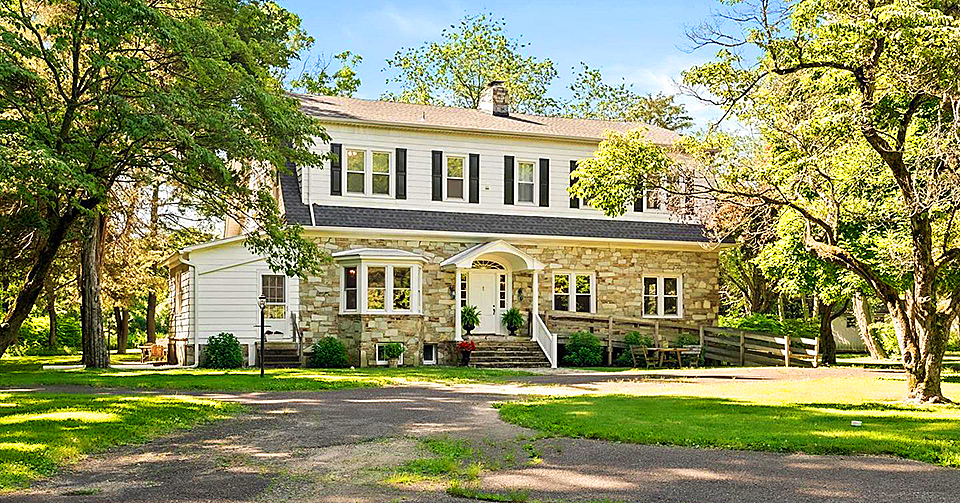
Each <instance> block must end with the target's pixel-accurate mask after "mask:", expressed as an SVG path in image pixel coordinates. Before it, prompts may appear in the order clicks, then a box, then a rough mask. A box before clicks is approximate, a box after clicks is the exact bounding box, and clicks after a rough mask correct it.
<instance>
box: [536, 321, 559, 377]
mask: <svg viewBox="0 0 960 503" xmlns="http://www.w3.org/2000/svg"><path fill="white" fill-rule="evenodd" d="M533 340H535V341H537V344H540V349H542V350H543V354H545V355H546V356H547V360H550V368H554V369H555V368H557V363H558V362H557V336H556V335H554V334H551V333H550V330H549V329H547V324H546V323H544V322H543V320H541V319H540V315H539V314H536V313H534V315H533Z"/></svg>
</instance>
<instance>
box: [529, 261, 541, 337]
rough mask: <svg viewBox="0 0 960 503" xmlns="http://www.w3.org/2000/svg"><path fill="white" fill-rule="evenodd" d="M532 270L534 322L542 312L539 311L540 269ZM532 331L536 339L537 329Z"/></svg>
mask: <svg viewBox="0 0 960 503" xmlns="http://www.w3.org/2000/svg"><path fill="white" fill-rule="evenodd" d="M531 270H532V271H533V306H532V308H531V309H533V317H534V323H536V317H537V315H538V314H540V313H539V312H538V311H539V309H540V275H539V274H538V272H539V271H537V270H536V269H531ZM531 328H533V327H531ZM530 333H531V334H532V335H533V338H534V339H536V338H537V332H536V329H532V330H530Z"/></svg>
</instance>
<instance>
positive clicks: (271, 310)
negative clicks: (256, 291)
mask: <svg viewBox="0 0 960 503" xmlns="http://www.w3.org/2000/svg"><path fill="white" fill-rule="evenodd" d="M286 280H287V278H286V276H284V275H282V274H263V275H261V276H260V294H261V295H263V296H264V297H266V299H267V302H266V304H265V305H264V307H263V317H264V318H266V319H268V320H282V319H284V318H286V316H287V295H286V290H287V287H286V285H287V281H286Z"/></svg>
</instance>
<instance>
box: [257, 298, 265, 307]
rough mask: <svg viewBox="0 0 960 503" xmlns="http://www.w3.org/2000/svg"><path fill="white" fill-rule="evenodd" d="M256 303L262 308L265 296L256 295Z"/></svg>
mask: <svg viewBox="0 0 960 503" xmlns="http://www.w3.org/2000/svg"><path fill="white" fill-rule="evenodd" d="M257 305H258V306H260V309H263V307H264V306H266V305H267V296H266V295H261V296H260V297H257Z"/></svg>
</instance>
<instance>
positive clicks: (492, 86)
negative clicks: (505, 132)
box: [477, 80, 510, 117]
mask: <svg viewBox="0 0 960 503" xmlns="http://www.w3.org/2000/svg"><path fill="white" fill-rule="evenodd" d="M477 108H479V109H480V110H482V111H484V112H487V113H488V114H493V115H496V116H498V117H507V116H508V115H510V94H509V93H508V92H507V88H506V86H504V85H503V81H502V80H494V81H493V82H490V83H489V84H487V87H485V88H484V89H483V92H482V93H480V106H479V107H477Z"/></svg>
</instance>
